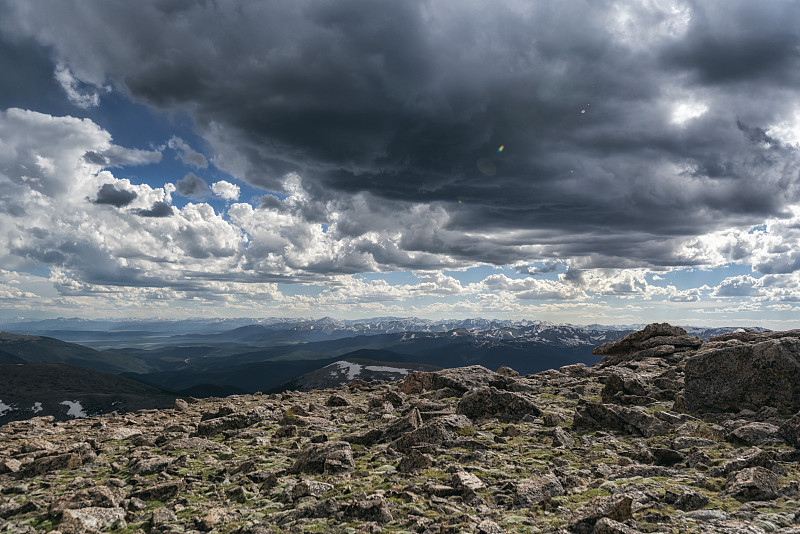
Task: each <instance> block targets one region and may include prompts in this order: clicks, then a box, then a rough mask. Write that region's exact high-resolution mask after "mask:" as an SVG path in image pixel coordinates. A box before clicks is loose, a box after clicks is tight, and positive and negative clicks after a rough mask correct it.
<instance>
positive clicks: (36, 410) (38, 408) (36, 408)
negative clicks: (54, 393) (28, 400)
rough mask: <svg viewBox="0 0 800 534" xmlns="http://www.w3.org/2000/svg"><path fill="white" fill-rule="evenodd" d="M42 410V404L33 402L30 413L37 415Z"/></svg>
mask: <svg viewBox="0 0 800 534" xmlns="http://www.w3.org/2000/svg"><path fill="white" fill-rule="evenodd" d="M42 410H44V408H42V403H41V402H34V403H33V408H31V411H32V412H33V413H39V412H41V411H42Z"/></svg>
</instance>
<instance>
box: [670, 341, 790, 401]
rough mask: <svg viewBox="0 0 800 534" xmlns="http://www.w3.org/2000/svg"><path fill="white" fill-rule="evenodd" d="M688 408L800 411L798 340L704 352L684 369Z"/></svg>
mask: <svg viewBox="0 0 800 534" xmlns="http://www.w3.org/2000/svg"><path fill="white" fill-rule="evenodd" d="M684 373H685V378H684V379H685V383H686V389H685V393H684V398H685V403H686V407H687V409H689V410H692V411H696V410H723V411H724V410H741V409H743V408H750V409H753V410H758V409H759V408H760V407H762V406H773V407H775V408H776V409H777V410H778V411H779V413H783V414H786V415H790V414H795V413H797V411H798V410H800V339H797V338H793V337H784V338H779V339H770V340H767V341H762V342H759V343H753V344H736V345H730V346H724V347H720V348H712V349H701V350H700V352H698V353H697V354H696V355H694V356H692V357H690V358H689V359H688V360H687V362H686V368H685V371H684Z"/></svg>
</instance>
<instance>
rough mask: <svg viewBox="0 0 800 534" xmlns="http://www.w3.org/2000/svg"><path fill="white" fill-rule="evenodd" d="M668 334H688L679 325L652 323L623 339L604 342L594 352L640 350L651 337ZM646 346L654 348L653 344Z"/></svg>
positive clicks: (598, 353) (608, 352) (621, 352)
mask: <svg viewBox="0 0 800 534" xmlns="http://www.w3.org/2000/svg"><path fill="white" fill-rule="evenodd" d="M666 336H686V330H684V329H683V328H681V327H679V326H672V325H671V324H669V323H651V324H649V325H647V326H646V327H644V328H643V329H642V330H638V331H636V332H632V333H630V334H628V335H627V336H625V337H623V338H622V339H618V340H616V341H611V342H610V343H604V344H602V345H600V346H599V347H595V349H594V350H593V351H592V354H596V355H598V356H600V355H603V356H611V355H614V354H623V353H629V352H632V351H635V350H640V347H641V345H642V343H644V342H645V341H647V340H649V339H651V338H658V337H666ZM644 348H652V347H651V346H648V347H644Z"/></svg>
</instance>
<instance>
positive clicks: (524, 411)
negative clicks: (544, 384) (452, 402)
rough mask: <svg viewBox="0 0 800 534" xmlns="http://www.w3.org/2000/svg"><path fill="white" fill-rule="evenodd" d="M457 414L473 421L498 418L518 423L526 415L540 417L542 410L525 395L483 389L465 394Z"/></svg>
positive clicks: (489, 388)
mask: <svg viewBox="0 0 800 534" xmlns="http://www.w3.org/2000/svg"><path fill="white" fill-rule="evenodd" d="M456 413H458V414H462V415H466V416H467V417H469V418H471V419H482V418H486V417H496V418H498V419H501V420H504V421H518V420H520V419H522V418H523V417H525V416H526V415H529V416H531V417H535V416H539V415H541V414H542V410H540V409H539V407H538V406H536V404H535V403H534V401H533V399H531V398H530V397H529V396H527V395H525V394H523V393H515V392H513V391H501V390H499V389H497V388H494V387H481V388H475V389H472V390H470V391H468V392H466V393H464V395H463V396H462V397H461V400H460V401H459V402H458V406H457V407H456Z"/></svg>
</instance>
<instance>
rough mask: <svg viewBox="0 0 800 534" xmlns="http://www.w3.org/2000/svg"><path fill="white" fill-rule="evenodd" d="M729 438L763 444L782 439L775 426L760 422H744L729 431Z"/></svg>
mask: <svg viewBox="0 0 800 534" xmlns="http://www.w3.org/2000/svg"><path fill="white" fill-rule="evenodd" d="M731 438H732V439H733V440H735V441H738V442H741V443H745V444H747V445H765V444H770V443H780V442H781V441H782V439H781V437H780V434H779V433H778V427H777V426H775V425H772V424H769V423H760V422H753V423H746V424H744V425H740V426H738V427H736V428H735V429H734V430H733V432H731Z"/></svg>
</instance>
